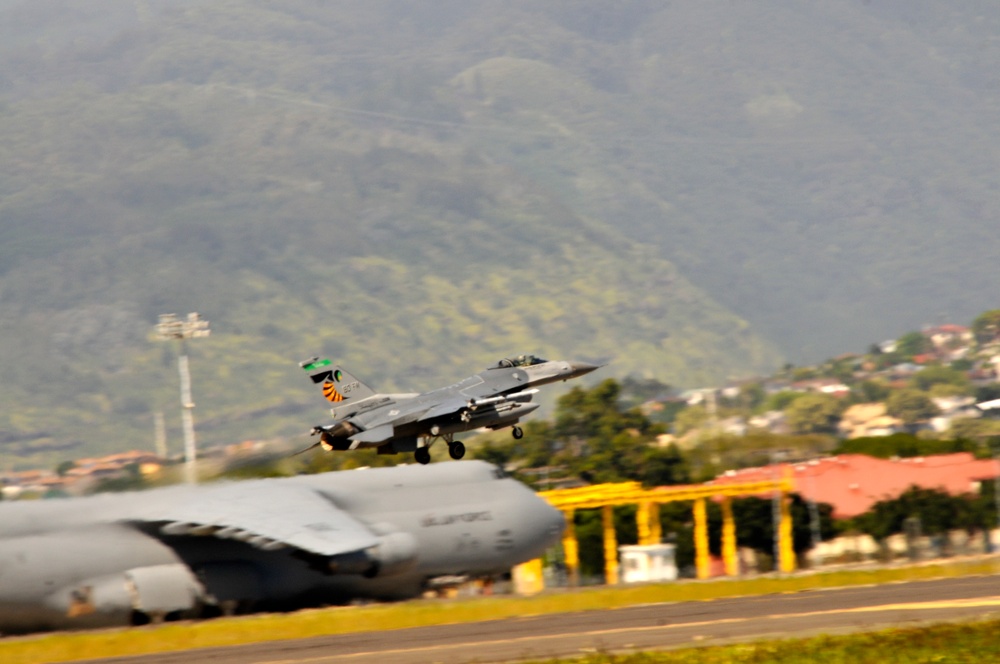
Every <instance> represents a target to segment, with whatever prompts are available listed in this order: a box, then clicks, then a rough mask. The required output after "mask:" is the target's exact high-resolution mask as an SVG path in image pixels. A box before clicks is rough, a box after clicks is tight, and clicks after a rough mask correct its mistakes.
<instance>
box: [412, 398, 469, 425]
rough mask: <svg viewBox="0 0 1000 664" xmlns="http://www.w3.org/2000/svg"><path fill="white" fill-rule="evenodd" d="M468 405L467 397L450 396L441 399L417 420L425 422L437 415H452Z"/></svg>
mask: <svg viewBox="0 0 1000 664" xmlns="http://www.w3.org/2000/svg"><path fill="white" fill-rule="evenodd" d="M468 407H469V399H468V398H467V397H452V398H449V399H446V400H445V401H442V402H441V403H439V404H438V405H436V406H434V407H433V408H431V409H430V410H428V411H427V412H425V413H424V414H423V415H421V416H420V417H419V418H418V419H417V421H418V422H426V421H427V420H433V419H436V418H438V417H445V416H447V415H454V414H455V413H457V412H458V411H460V410H462V409H463V408H468Z"/></svg>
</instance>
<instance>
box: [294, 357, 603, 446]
mask: <svg viewBox="0 0 1000 664" xmlns="http://www.w3.org/2000/svg"><path fill="white" fill-rule="evenodd" d="M299 366H301V367H302V368H303V369H305V370H306V371H307V372H308V373H309V377H310V378H312V381H313V382H314V383H316V384H318V385H321V386H322V388H323V396H325V397H326V398H327V400H328V401H330V402H331V403H332V404H333V408H331V409H330V412H331V414H332V415H333V419H334V420H335V421H334V423H333V424H329V425H322V426H317V427H314V428H313V430H312V433H313V435H318V436H319V442H317V443H316V444H315V445H313V446H312V447H310V448H308V449H312V448H313V447H317V446H320V447H322V448H323V449H324V450H327V451H331V450H356V449H362V448H366V447H375V448H378V452H379V454H396V453H399V452H413V455H414V458H415V459H416V460H417V461H418V462H419V463H422V464H426V463H429V462H430V460H431V455H430V447H431V445H433V444H434V442H435V441H437V440H444V441H445V442H446V443H447V444H448V452H449V454H450V455H451V458H452V459H461V458H462V457H463V456H465V445H463V444H462V443H461V441H457V440H455V438H454V436H455V434H456V433H461V432H463V431H471V430H473V429H479V428H482V427H486V428H489V429H500V428H502V427H508V426H512V427H513V430H512V432H513V435H514V438H520V437H521V436H523V435H524V433H523V432H522V431H521V428H520V427H519V426H517V423H518V422H519V421H520V419H521V418H522V417H524V416H525V415H527V414H528V413H530V412H531V411H533V410H535V409H536V408H538V404H533V403H531V398H532V397H533V396H534V395H535V394H536V393H537V392H538V387H539V386H540V385H545V384H546V383H554V382H556V381H560V380H569V379H570V378H577V377H579V376H582V375H584V374H588V373H590V372H591V371H593V370H595V369H598V368H600V367H599V365H596V364H587V363H586V362H563V361H552V362H550V361H548V360H543V359H541V358H540V357H535V356H534V355H520V356H518V357H516V358H504V359H502V360H500V361H499V362H497V363H496V364H495V365H493V366H491V367H490V368H488V369H486V370H485V371H480V372H479V373H477V374H476V375H474V376H470V377H468V378H464V379H462V380H460V381H459V382H457V383H455V384H454V385H449V386H447V387H442V388H439V389H436V390H432V391H430V392H424V393H421V394H380V393H378V392H376V391H375V390H373V389H372V388H370V387H368V386H367V385H365V384H364V383H362V382H361V381H360V380H358V379H357V378H356V377H354V376H352V375H351V374H349V373H347V371H345V370H344V369H342V368H341V367H339V366H334V365H333V363H332V362H330V360H320V359H319V358H312V359H309V360H306V361H305V362H302V363H300V365H299ZM303 451H306V450H303Z"/></svg>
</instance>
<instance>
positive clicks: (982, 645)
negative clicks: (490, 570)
mask: <svg viewBox="0 0 1000 664" xmlns="http://www.w3.org/2000/svg"><path fill="white" fill-rule="evenodd" d="M998 632H1000V620H986V621H978V622H963V623H943V624H937V625H930V626H926V627H907V628H905V629H889V630H880V631H876V632H865V633H861V634H848V635H842V636H816V637H810V638H805V639H783V640H780V641H773V640H771V641H756V642H754V643H742V644H738V645H730V646H702V647H698V648H684V649H679V650H664V651H659V652H639V653H633V654H623V655H615V654H609V653H597V654H594V655H589V656H586V657H582V658H580V657H574V658H572V659H554V660H545V663H544V664H665V663H670V664H827V663H829V664H844V663H849V664H869V663H871V664H884V663H885V662H905V663H906V664H925V663H926V664H930V663H931V662H948V663H949V664H951V663H955V664H959V663H963V662H969V663H972V662H976V663H977V664H978V663H981V662H1000V639H998V638H997V633H998ZM534 664H541V663H540V662H535V663H534Z"/></svg>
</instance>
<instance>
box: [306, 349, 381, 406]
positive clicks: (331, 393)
mask: <svg viewBox="0 0 1000 664" xmlns="http://www.w3.org/2000/svg"><path fill="white" fill-rule="evenodd" d="M299 366H300V367H302V368H303V369H304V370H305V371H307V372H308V373H309V378H310V379H311V380H312V382H314V383H316V384H317V385H322V387H323V396H324V397H326V400H327V401H329V402H330V403H332V404H334V405H335V406H339V405H340V404H342V403H343V402H346V401H361V400H362V399H367V398H368V397H371V396H375V395H376V394H378V393H377V392H376V391H375V390H373V389H372V388H370V387H368V386H367V385H365V384H364V383H362V382H361V381H360V380H358V379H357V378H356V377H354V376H353V375H351V374H349V373H347V372H346V371H344V370H343V369H341V368H340V367H339V366H336V365H334V364H333V363H332V362H331V361H330V360H321V359H319V358H318V357H314V358H312V359H309V360H306V361H305V362H300V363H299Z"/></svg>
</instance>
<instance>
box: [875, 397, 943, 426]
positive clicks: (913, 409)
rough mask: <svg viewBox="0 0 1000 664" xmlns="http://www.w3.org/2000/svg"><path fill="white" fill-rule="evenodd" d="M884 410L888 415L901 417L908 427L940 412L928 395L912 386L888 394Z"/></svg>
mask: <svg viewBox="0 0 1000 664" xmlns="http://www.w3.org/2000/svg"><path fill="white" fill-rule="evenodd" d="M885 410H886V412H887V413H888V414H889V415H892V416H893V417H898V418H899V419H901V420H902V421H903V424H905V425H906V426H908V427H912V426H914V425H915V424H917V423H918V422H923V421H926V420H929V419H930V418H932V417H934V416H935V415H938V414H940V412H941V411H940V410H939V409H938V407H937V406H935V405H934V402H933V401H931V398H930V397H929V396H927V395H926V394H924V393H923V392H921V391H920V390H914V389H912V388H906V389H902V390H896V391H895V392H893V393H892V394H890V395H889V399H888V400H887V401H886V403H885Z"/></svg>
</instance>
